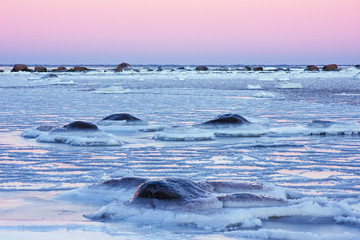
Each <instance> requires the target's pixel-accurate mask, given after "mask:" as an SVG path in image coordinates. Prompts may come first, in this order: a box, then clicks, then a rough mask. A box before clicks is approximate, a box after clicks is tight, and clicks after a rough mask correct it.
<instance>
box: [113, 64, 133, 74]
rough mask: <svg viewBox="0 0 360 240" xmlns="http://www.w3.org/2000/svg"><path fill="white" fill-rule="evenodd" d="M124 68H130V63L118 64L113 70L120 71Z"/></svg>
mask: <svg viewBox="0 0 360 240" xmlns="http://www.w3.org/2000/svg"><path fill="white" fill-rule="evenodd" d="M124 70H130V64H128V63H125V62H123V63H121V64H119V65H118V66H117V67H116V69H115V72H122V71H124Z"/></svg>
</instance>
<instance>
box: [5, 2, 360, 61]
mask: <svg viewBox="0 0 360 240" xmlns="http://www.w3.org/2000/svg"><path fill="white" fill-rule="evenodd" d="M0 5H1V7H0V23H1V24H0V64H13V63H26V64H119V63H121V62H128V63H130V64H268V65H272V64H273V65H274V64H329V63H337V64H360V0H1V4H0Z"/></svg>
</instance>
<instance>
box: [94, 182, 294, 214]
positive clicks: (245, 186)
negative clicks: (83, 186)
mask: <svg viewBox="0 0 360 240" xmlns="http://www.w3.org/2000/svg"><path fill="white" fill-rule="evenodd" d="M136 185H138V188H137V189H136V191H135V193H134V194H133V196H132V197H131V198H130V199H129V200H128V201H125V202H124V203H123V206H124V207H134V208H150V209H159V210H175V211H179V210H180V211H202V210H209V209H219V208H228V207H234V208H239V207H270V206H278V205H284V204H288V202H287V195H286V191H284V192H283V194H282V195H281V194H280V195H279V197H272V196H270V195H269V196H267V195H263V194H262V192H264V191H265V192H266V191H269V190H270V191H272V190H273V189H265V188H264V187H263V186H262V185H260V184H257V183H246V182H238V181H221V180H219V181H207V182H194V181H191V180H189V179H185V178H159V179H144V178H134V177H130V178H123V179H119V180H116V179H114V180H113V179H112V180H108V181H106V182H104V183H103V184H101V185H97V186H96V187H97V188H99V187H102V186H103V187H106V188H107V189H108V188H110V189H112V188H116V189H118V188H119V189H120V188H125V189H132V188H134V187H136ZM89 189H90V188H89ZM221 193H226V194H225V195H219V194H221ZM300 197H301V196H300ZM110 205H111V204H110ZM90 217H91V218H95V219H96V218H107V217H111V214H110V213H109V212H107V209H106V207H105V208H103V209H102V210H100V211H99V212H98V213H95V214H92V215H91V216H90Z"/></svg>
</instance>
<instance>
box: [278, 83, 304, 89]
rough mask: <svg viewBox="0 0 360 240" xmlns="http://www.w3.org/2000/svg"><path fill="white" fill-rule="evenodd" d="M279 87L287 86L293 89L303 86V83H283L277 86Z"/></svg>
mask: <svg viewBox="0 0 360 240" xmlns="http://www.w3.org/2000/svg"><path fill="white" fill-rule="evenodd" d="M277 88H286V89H293V88H302V84H301V83H283V84H280V85H278V86H277Z"/></svg>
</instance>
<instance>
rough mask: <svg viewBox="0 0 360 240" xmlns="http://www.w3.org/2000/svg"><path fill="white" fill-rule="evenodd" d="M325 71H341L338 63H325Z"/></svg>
mask: <svg viewBox="0 0 360 240" xmlns="http://www.w3.org/2000/svg"><path fill="white" fill-rule="evenodd" d="M322 70H323V71H339V70H340V69H339V67H338V66H337V65H336V64H329V65H325V66H324V67H323V69H322Z"/></svg>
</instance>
